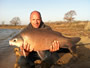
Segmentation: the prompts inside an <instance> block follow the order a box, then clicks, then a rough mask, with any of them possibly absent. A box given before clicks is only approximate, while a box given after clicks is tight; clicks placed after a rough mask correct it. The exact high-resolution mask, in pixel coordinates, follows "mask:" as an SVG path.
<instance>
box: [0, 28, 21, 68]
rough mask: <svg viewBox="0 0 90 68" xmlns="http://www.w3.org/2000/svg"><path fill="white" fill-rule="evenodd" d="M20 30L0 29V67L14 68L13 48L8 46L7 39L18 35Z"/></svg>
mask: <svg viewBox="0 0 90 68" xmlns="http://www.w3.org/2000/svg"><path fill="white" fill-rule="evenodd" d="M20 31H21V30H17V29H0V67H1V68H14V63H15V53H14V48H15V47H13V46H12V47H11V46H9V39H10V38H12V37H13V36H14V35H16V34H18V33H19V32H20Z"/></svg>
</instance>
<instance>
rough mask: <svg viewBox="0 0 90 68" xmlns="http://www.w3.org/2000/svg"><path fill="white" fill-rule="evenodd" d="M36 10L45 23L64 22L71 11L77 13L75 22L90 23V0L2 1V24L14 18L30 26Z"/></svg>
mask: <svg viewBox="0 0 90 68" xmlns="http://www.w3.org/2000/svg"><path fill="white" fill-rule="evenodd" d="M34 10H37V11H39V12H40V13H41V16H42V20H43V21H44V22H47V21H63V18H64V15H65V13H67V12H68V11H70V10H74V11H75V12H76V14H77V15H76V16H75V20H83V21H84V20H89V21H90V14H89V13H90V0H0V24H2V21H4V22H5V24H9V23H10V21H11V20H12V18H14V17H19V18H20V20H21V24H28V23H29V16H30V13H31V12H32V11H34Z"/></svg>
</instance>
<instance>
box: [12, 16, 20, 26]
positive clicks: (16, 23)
mask: <svg viewBox="0 0 90 68" xmlns="http://www.w3.org/2000/svg"><path fill="white" fill-rule="evenodd" d="M10 23H11V24H12V25H15V26H16V25H20V24H21V21H20V18H19V17H14V18H13V19H12V20H11V21H10Z"/></svg>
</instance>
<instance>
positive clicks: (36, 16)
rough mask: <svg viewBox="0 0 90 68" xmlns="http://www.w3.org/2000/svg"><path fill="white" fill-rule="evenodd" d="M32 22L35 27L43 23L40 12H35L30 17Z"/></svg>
mask: <svg viewBox="0 0 90 68" xmlns="http://www.w3.org/2000/svg"><path fill="white" fill-rule="evenodd" d="M30 22H31V24H32V26H33V27H34V28H39V26H40V23H41V17H40V15H39V14H38V13H33V14H32V15H31V17H30Z"/></svg>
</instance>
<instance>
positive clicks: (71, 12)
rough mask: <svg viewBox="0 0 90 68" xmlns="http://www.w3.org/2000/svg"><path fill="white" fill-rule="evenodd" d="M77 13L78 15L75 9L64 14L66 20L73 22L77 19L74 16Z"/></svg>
mask: <svg viewBox="0 0 90 68" xmlns="http://www.w3.org/2000/svg"><path fill="white" fill-rule="evenodd" d="M75 15H76V12H75V11H74V10H71V11H69V12H67V13H66V14H65V15H64V20H66V21H68V22H72V21H73V20H74V19H75V17H73V16H75Z"/></svg>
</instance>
